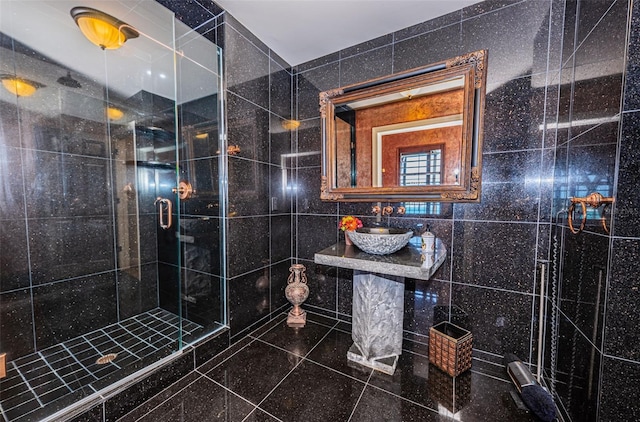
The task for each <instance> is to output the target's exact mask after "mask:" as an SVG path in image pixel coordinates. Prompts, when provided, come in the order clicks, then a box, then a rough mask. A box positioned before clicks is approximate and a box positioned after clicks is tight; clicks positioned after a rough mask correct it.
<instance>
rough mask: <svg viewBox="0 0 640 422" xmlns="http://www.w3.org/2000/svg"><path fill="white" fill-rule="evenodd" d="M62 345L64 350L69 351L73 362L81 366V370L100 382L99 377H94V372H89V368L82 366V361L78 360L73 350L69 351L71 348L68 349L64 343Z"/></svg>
mask: <svg viewBox="0 0 640 422" xmlns="http://www.w3.org/2000/svg"><path fill="white" fill-rule="evenodd" d="M60 345H61V346H62V347H64V350H66V351H67V353H69V355H70V356H71V357H72V358H73V360H75V361H76V362H77V363H78V365H80V368H81V369H84V370H85V371H87V373H88V374H89V375H91V376H92V377H94V378H95V379H96V380H98V379H99V378H98V377H96V376H95V375H94V373H93V372H91V371H89V370H88V369H87V367H86V366H84V365H83V364H82V362H80V361H79V360H78V358H77V357H76V355H75V354H74V353H73V352H71V350H69V348H68V347H67V346H66V345H65V344H64V343H61V344H60Z"/></svg>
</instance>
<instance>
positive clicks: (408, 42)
mask: <svg viewBox="0 0 640 422" xmlns="http://www.w3.org/2000/svg"><path fill="white" fill-rule="evenodd" d="M461 47H462V38H461V25H460V24H455V25H449V26H444V27H442V28H439V29H437V30H434V31H431V32H427V33H425V34H422V35H418V36H415V37H411V38H407V39H404V40H402V41H397V42H395V43H394V46H393V71H394V72H401V71H403V70H409V69H413V68H416V67H420V66H426V65H429V64H432V63H437V62H440V61H443V60H447V59H449V58H452V57H455V56H459V55H461V54H463V53H467V52H468V51H463V50H462V48H461ZM470 51H471V50H470ZM418 52H419V54H418Z"/></svg>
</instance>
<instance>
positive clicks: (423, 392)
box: [122, 315, 535, 422]
mask: <svg viewBox="0 0 640 422" xmlns="http://www.w3.org/2000/svg"><path fill="white" fill-rule="evenodd" d="M348 329H349V325H348V324H344V323H338V322H337V321H331V320H327V319H326V318H324V317H322V319H320V318H319V319H315V320H314V315H310V318H309V320H308V322H307V325H306V326H305V327H304V328H300V329H297V330H296V329H292V328H290V327H287V325H286V321H285V318H283V317H282V316H280V317H278V318H277V319H276V320H273V321H271V322H270V323H268V324H265V326H263V327H261V328H260V329H258V330H256V331H255V332H254V333H252V334H251V335H250V336H248V337H247V338H246V339H244V340H243V341H241V342H239V343H237V344H236V345H235V346H234V347H233V348H232V350H229V351H226V352H225V353H223V354H221V355H219V356H217V357H216V358H214V359H212V360H211V361H210V362H208V363H207V364H205V365H203V366H202V367H200V368H198V369H197V370H196V371H195V374H196V375H195V377H196V379H197V381H195V382H193V381H191V380H190V381H191V384H189V386H188V387H186V388H185V387H184V385H185V384H186V382H184V381H182V383H181V384H179V385H180V386H179V387H174V388H175V390H176V391H175V393H174V394H173V396H171V394H170V393H168V392H167V391H165V392H163V394H161V395H159V396H158V398H154V399H152V400H150V401H149V402H147V403H145V404H144V408H145V413H144V415H142V416H141V414H142V412H140V411H137V412H136V411H134V412H132V413H131V414H129V415H128V416H126V417H125V418H123V419H122V421H123V422H132V421H144V422H150V421H158V420H171V419H166V418H167V417H168V415H169V414H171V415H174V416H175V417H178V418H179V419H175V420H185V421H190V420H218V419H217V418H222V417H224V418H226V420H229V421H268V422H271V421H332V422H341V421H348V422H360V421H368V422H369V421H392V422H393V421H406V422H411V421H427V422H429V421H442V420H464V421H466V422H483V421H496V420H499V421H512V422H528V421H535V418H534V417H533V416H532V415H531V414H529V413H528V412H526V411H523V410H519V409H518V408H517V406H516V405H515V404H514V402H513V400H512V398H511V394H510V393H511V392H513V391H515V387H514V386H513V384H512V383H511V381H509V380H508V378H507V376H506V373H505V371H504V368H502V367H501V365H495V364H491V363H488V362H485V361H481V360H478V359H474V361H473V366H472V369H471V371H468V372H466V373H464V374H462V375H460V376H458V377H456V378H452V377H450V376H448V375H447V374H446V373H444V372H442V371H440V370H439V369H438V368H436V367H435V366H433V365H430V364H429V359H428V356H427V354H428V351H427V349H426V348H425V347H423V346H424V345H423V344H414V343H413V342H412V341H411V340H409V339H405V341H404V347H405V349H404V350H403V353H402V355H401V358H400V360H399V362H398V368H397V370H396V373H395V374H394V375H393V376H389V375H386V374H383V373H380V372H377V371H372V370H371V369H369V368H364V367H360V366H359V365H357V364H352V363H350V362H348V361H347V358H346V354H347V350H348V348H349V347H350V346H351V334H350V333H349V332H348V331H347V330H348ZM191 376H192V377H194V375H193V374H192V375H191ZM168 390H170V389H168ZM167 397H169V398H168V399H167ZM149 409H151V410H149ZM176 412H177V413H176ZM205 415H206V417H205ZM221 415H222V416H221ZM198 417H202V418H203V419H197V418H198Z"/></svg>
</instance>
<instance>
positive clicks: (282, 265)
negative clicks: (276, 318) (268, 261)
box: [270, 259, 291, 312]
mask: <svg viewBox="0 0 640 422" xmlns="http://www.w3.org/2000/svg"><path fill="white" fill-rule="evenodd" d="M290 267H291V260H290V259H285V260H284V261H282V262H278V263H277V264H275V265H272V266H271V268H270V272H271V285H270V289H271V312H275V311H276V310H277V309H280V308H281V307H282V306H284V305H288V303H289V301H288V300H287V298H286V296H285V294H284V290H285V288H286V287H287V282H288V278H289V275H290V274H291V272H290V271H289V268H290Z"/></svg>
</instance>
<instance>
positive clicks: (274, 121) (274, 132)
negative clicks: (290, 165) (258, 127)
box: [269, 114, 296, 166]
mask: <svg viewBox="0 0 640 422" xmlns="http://www.w3.org/2000/svg"><path fill="white" fill-rule="evenodd" d="M270 118H271V123H270V124H271V128H270V137H269V162H270V163H271V164H274V165H276V166H282V165H283V164H284V165H286V163H287V162H289V161H291V158H288V157H287V156H288V154H291V152H292V146H293V140H294V139H295V136H296V131H295V130H288V129H286V128H285V123H284V122H285V120H284V119H283V118H281V117H278V116H276V115H275V114H271V115H270Z"/></svg>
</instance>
